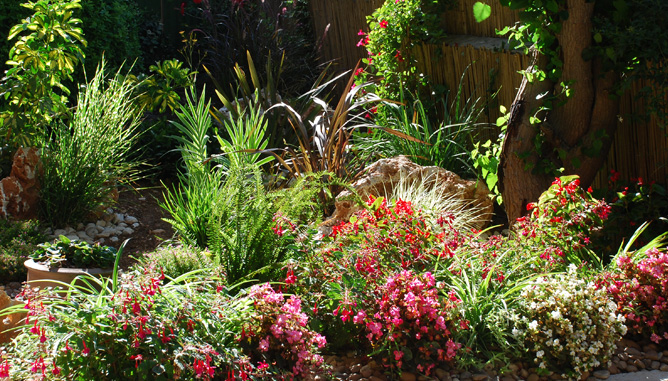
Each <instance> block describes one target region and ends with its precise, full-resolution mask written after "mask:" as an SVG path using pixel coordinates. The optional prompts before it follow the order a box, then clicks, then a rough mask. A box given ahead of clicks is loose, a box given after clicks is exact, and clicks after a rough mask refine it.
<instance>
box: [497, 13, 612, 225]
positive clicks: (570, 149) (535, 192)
mask: <svg viewBox="0 0 668 381" xmlns="http://www.w3.org/2000/svg"><path fill="white" fill-rule="evenodd" d="M567 7H568V12H569V18H568V19H567V20H566V21H564V22H563V24H562V30H561V33H560V35H559V36H558V41H559V45H560V47H561V51H562V52H563V53H562V54H563V57H562V60H563V63H564V65H563V71H562V77H561V81H562V82H563V83H567V84H568V83H570V87H571V88H572V96H571V97H570V98H568V99H566V102H565V104H563V105H562V106H555V107H554V109H553V110H551V111H550V112H549V114H547V115H544V114H538V115H535V112H536V110H537V109H538V107H539V106H541V104H542V101H541V99H542V98H543V97H544V95H545V94H550V93H551V94H559V93H561V90H562V89H561V87H560V85H555V84H552V83H550V82H549V81H542V82H536V83H529V82H528V81H527V80H526V78H524V79H523V80H522V85H521V86H520V89H519V90H518V93H517V96H516V97H515V101H514V102H513V105H512V106H511V117H510V120H509V121H508V129H507V132H506V137H505V139H504V142H503V146H502V151H501V157H500V163H499V189H500V190H501V193H502V195H503V202H504V204H505V205H506V213H507V215H508V221H510V222H511V225H512V222H514V221H515V220H516V219H517V218H519V217H521V216H522V215H524V214H525V213H526V204H527V203H529V202H534V201H536V200H538V197H539V196H540V194H541V193H542V192H543V191H545V190H546V189H547V188H548V187H549V186H550V183H551V182H552V180H554V175H553V174H545V173H544V172H542V173H541V171H537V170H536V168H538V167H540V164H541V163H544V162H545V161H546V160H547V161H549V162H550V163H551V164H552V165H553V166H554V167H555V168H564V173H563V174H564V175H566V174H577V175H579V176H580V182H581V185H582V186H583V187H588V186H589V185H590V184H591V183H592V181H593V180H594V178H595V176H596V174H597V173H598V170H599V169H600V168H601V166H602V164H603V162H604V161H605V159H606V158H607V155H608V151H609V149H610V145H611V143H612V138H613V136H614V133H615V130H616V127H617V113H618V111H619V101H618V100H614V99H612V98H611V97H610V93H611V88H612V86H613V85H614V84H615V82H616V81H617V75H616V74H615V73H611V72H609V73H601V72H600V69H599V65H597V64H596V63H593V62H591V61H585V60H584V59H582V52H583V51H584V50H585V49H586V48H588V47H589V46H590V45H591V30H592V20H591V16H592V13H593V3H587V2H586V0H568V1H567ZM541 61H542V60H541V58H540V57H537V56H536V55H534V60H533V62H532V67H530V68H529V70H535V69H536V68H538V67H543V63H542V62H541ZM531 116H536V117H538V118H540V120H541V123H540V124H531V123H530V117H531ZM539 133H540V134H541V135H542V136H541V137H542V140H543V143H542V145H541V147H540V152H538V151H537V150H536V147H535V145H534V142H535V140H536V137H537V136H538V134H539Z"/></svg>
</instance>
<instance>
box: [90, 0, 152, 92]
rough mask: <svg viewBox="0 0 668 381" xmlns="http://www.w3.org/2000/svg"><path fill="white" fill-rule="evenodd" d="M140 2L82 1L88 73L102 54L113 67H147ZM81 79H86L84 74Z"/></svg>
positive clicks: (113, 0)
mask: <svg viewBox="0 0 668 381" xmlns="http://www.w3.org/2000/svg"><path fill="white" fill-rule="evenodd" d="M137 5H138V4H137V2H135V1H133V0H85V1H82V2H81V20H82V26H81V28H82V29H83V32H84V34H85V35H86V39H87V40H88V46H87V47H86V50H85V52H86V64H85V68H86V70H85V71H86V72H88V73H93V72H94V71H95V67H96V65H97V63H98V62H100V60H101V59H102V57H103V56H104V58H105V60H106V61H107V65H108V66H109V68H111V69H112V70H118V68H120V67H121V66H123V64H125V63H128V64H132V65H133V67H134V68H135V69H140V70H141V69H143V68H144V67H145V66H144V64H145V62H144V54H143V51H142V49H141V46H140V42H139V33H140V22H141V21H142V18H141V12H140V8H139V7H138V6H137ZM78 80H79V82H83V77H82V76H81V75H79V76H78Z"/></svg>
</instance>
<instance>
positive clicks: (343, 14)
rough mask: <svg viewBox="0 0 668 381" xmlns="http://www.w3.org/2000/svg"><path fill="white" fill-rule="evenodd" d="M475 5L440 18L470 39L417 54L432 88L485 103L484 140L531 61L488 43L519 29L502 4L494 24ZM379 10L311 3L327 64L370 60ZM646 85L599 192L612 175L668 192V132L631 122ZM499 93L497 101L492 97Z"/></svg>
mask: <svg viewBox="0 0 668 381" xmlns="http://www.w3.org/2000/svg"><path fill="white" fill-rule="evenodd" d="M475 1H476V0H460V1H459V5H458V6H457V7H455V8H454V9H451V10H449V11H447V12H445V13H444V14H443V15H442V20H443V25H444V28H445V30H446V32H447V33H448V34H450V35H453V34H454V35H469V36H468V37H462V36H454V37H453V39H451V40H450V41H449V43H444V44H440V45H423V46H420V47H418V48H416V49H415V50H414V52H413V54H415V56H416V57H417V58H418V68H419V69H420V70H421V71H422V72H423V73H424V74H427V75H429V77H430V79H431V80H432V82H433V83H434V84H440V85H445V86H447V87H448V88H449V89H450V90H451V92H452V91H457V89H458V87H459V85H460V83H461V89H462V95H463V96H464V97H466V98H464V99H468V98H472V99H478V98H480V99H481V100H482V101H484V102H485V104H486V106H487V107H486V110H485V113H484V115H483V118H482V120H481V122H484V123H483V127H482V129H483V130H482V131H481V133H480V135H481V139H482V140H486V139H487V138H494V137H496V136H497V135H498V129H496V128H494V127H493V126H494V122H495V121H496V118H497V117H498V116H499V106H500V105H503V106H505V107H506V108H510V105H511V103H512V101H513V99H514V98H515V91H516V89H517V88H518V87H519V85H520V82H521V79H522V78H521V75H520V74H519V73H518V72H519V71H520V70H522V69H524V68H526V65H527V64H528V58H527V57H526V56H524V55H522V54H519V53H516V52H510V51H508V50H507V49H504V48H503V47H501V46H499V42H498V41H500V39H493V38H491V37H494V36H495V30H497V29H502V28H503V27H504V26H505V25H512V24H514V23H515V22H516V21H517V20H518V19H519V18H518V16H517V13H516V12H513V11H510V10H508V9H506V8H504V7H501V6H500V4H499V2H498V1H497V0H488V1H486V2H487V3H488V4H490V5H491V6H492V16H491V17H490V19H488V20H486V21H484V22H483V23H480V24H478V23H476V22H475V20H474V19H473V16H472V11H470V10H471V8H472V6H473V3H474V2H475ZM382 3H383V2H382V1H381V0H310V6H311V12H312V15H313V20H314V26H315V30H316V32H317V33H318V36H322V35H323V33H324V31H325V30H326V28H327V27H328V30H327V36H326V38H325V40H324V42H323V49H322V56H323V60H325V61H327V60H338V62H339V65H340V67H339V68H340V69H342V70H347V69H352V68H353V67H354V66H355V65H356V64H357V62H358V60H359V59H360V58H363V57H364V56H365V54H366V53H365V50H364V49H363V48H359V47H356V44H357V41H359V38H360V36H358V35H357V31H359V30H360V29H363V30H366V16H367V15H370V14H372V13H373V11H374V10H375V8H376V7H378V6H380V5H381V4H382ZM476 40H479V41H482V42H481V43H478V42H476ZM494 41H496V42H494ZM460 81H461V82H460ZM645 85H647V83H644V82H639V83H636V84H634V85H633V86H632V88H631V89H630V90H629V91H628V92H627V93H626V94H625V95H624V96H623V97H622V99H621V104H620V115H621V118H620V122H619V125H618V129H617V132H616V135H615V139H614V141H615V143H614V144H613V146H612V148H611V149H610V152H609V155H608V159H607V162H606V163H605V164H604V166H603V168H602V169H601V171H600V172H599V174H598V177H597V179H596V180H595V182H594V185H595V186H599V187H600V186H604V185H606V184H607V178H608V174H609V171H610V170H611V169H614V170H616V171H618V172H620V173H621V175H622V178H625V179H633V178H638V177H641V178H643V180H644V181H645V182H648V181H656V182H658V183H661V184H666V179H667V178H668V134H667V130H666V129H662V128H660V127H659V125H658V123H656V121H655V120H651V121H649V122H645V121H638V120H635V119H634V118H632V117H630V115H631V114H635V115H643V113H644V110H645V102H644V100H642V99H637V96H636V95H635V94H639V91H640V89H642V88H643V87H644V86H645ZM494 93H496V97H492V94H494ZM451 99H452V98H451Z"/></svg>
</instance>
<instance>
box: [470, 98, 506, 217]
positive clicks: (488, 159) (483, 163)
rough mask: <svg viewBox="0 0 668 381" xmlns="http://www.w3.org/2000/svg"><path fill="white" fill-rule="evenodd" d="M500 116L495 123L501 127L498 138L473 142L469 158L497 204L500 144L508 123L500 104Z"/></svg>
mask: <svg viewBox="0 0 668 381" xmlns="http://www.w3.org/2000/svg"><path fill="white" fill-rule="evenodd" d="M501 114H502V116H501V117H500V118H499V119H498V120H497V121H496V125H497V126H498V127H500V128H501V134H500V135H499V139H498V140H496V141H495V142H492V141H491V140H487V141H486V142H484V143H481V142H479V141H477V142H474V143H473V149H472V150H471V160H473V167H474V168H475V169H476V172H477V173H478V176H480V177H481V178H482V179H483V180H485V183H486V184H487V188H488V189H489V190H490V191H491V192H492V193H493V194H494V196H495V197H494V200H495V201H496V202H497V203H498V204H499V205H501V204H503V198H502V196H501V191H500V190H499V160H500V157H501V144H503V139H504V137H505V135H506V128H507V123H508V114H506V108H505V107H504V106H501Z"/></svg>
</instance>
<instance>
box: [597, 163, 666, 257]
mask: <svg viewBox="0 0 668 381" xmlns="http://www.w3.org/2000/svg"><path fill="white" fill-rule="evenodd" d="M595 194H596V195H597V196H598V197H599V198H604V199H605V200H606V201H607V202H608V203H609V204H610V208H611V209H610V217H609V218H608V220H607V221H606V222H605V224H604V225H603V228H602V229H601V230H600V231H599V232H598V234H596V235H594V236H593V237H592V244H593V247H594V248H595V249H594V250H596V251H597V252H599V253H601V254H604V260H606V261H607V260H608V259H609V257H610V256H611V254H612V253H615V252H616V250H617V248H619V247H620V246H621V245H622V244H623V242H629V239H630V237H632V236H633V234H634V232H635V231H636V229H638V227H639V225H640V224H641V223H643V222H648V223H649V226H647V227H646V228H645V229H643V231H642V233H641V234H640V236H639V237H637V239H636V240H635V241H634V244H633V246H632V248H634V249H635V248H638V247H640V246H643V245H645V244H646V243H647V242H650V241H651V240H652V239H653V238H654V237H656V236H658V235H660V234H661V233H663V232H666V231H668V219H666V216H668V198H667V197H666V196H667V194H666V189H665V188H664V187H663V186H662V185H660V184H656V183H653V182H651V183H645V182H644V181H643V179H634V181H631V182H629V181H622V180H620V179H619V173H618V172H616V171H611V175H610V177H609V182H608V186H607V187H605V188H603V189H598V190H596V192H595Z"/></svg>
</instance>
